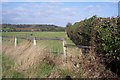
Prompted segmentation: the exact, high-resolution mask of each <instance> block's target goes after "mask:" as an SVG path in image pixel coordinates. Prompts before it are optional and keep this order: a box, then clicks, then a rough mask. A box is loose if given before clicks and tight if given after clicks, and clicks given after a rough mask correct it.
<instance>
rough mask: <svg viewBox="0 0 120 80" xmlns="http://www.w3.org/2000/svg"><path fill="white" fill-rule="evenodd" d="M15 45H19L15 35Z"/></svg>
mask: <svg viewBox="0 0 120 80" xmlns="http://www.w3.org/2000/svg"><path fill="white" fill-rule="evenodd" d="M15 47H17V38H16V37H15Z"/></svg>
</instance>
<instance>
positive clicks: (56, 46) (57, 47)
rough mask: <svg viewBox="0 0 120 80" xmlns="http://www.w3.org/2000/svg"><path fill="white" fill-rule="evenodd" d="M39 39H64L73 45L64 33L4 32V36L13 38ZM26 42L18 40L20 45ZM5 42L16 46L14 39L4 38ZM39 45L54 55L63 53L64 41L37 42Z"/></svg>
mask: <svg viewBox="0 0 120 80" xmlns="http://www.w3.org/2000/svg"><path fill="white" fill-rule="evenodd" d="M31 34H32V37H38V38H64V39H65V41H67V43H70V44H73V43H72V41H71V40H70V39H69V38H68V37H67V35H66V33H64V32H3V33H2V36H12V37H15V36H16V37H19V36H20V37H29V36H31ZM22 41H24V40H22V39H18V45H19V44H20V43H21V42H22ZM3 42H4V43H5V42H7V43H8V42H11V43H12V44H13V45H14V38H11V39H10V38H3ZM37 44H38V45H44V46H46V47H47V48H48V49H49V50H50V51H51V52H52V53H63V47H62V41H58V40H37Z"/></svg>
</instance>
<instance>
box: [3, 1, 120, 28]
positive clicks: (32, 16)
mask: <svg viewBox="0 0 120 80" xmlns="http://www.w3.org/2000/svg"><path fill="white" fill-rule="evenodd" d="M93 15H97V16H100V17H112V16H117V15H118V3H117V2H3V3H2V23H11V24H16V23H17V24H55V25H58V26H63V27H64V26H66V24H67V23H68V22H71V23H74V22H76V21H80V20H83V19H85V18H88V17H91V16H93Z"/></svg>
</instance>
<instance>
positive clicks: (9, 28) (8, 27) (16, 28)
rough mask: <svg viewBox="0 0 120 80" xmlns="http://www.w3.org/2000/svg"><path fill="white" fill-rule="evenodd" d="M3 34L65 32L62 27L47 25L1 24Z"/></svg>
mask: <svg viewBox="0 0 120 80" xmlns="http://www.w3.org/2000/svg"><path fill="white" fill-rule="evenodd" d="M2 31H3V32H23V31H24V32H30V31H65V28H64V27H61V26H56V25H47V24H2Z"/></svg>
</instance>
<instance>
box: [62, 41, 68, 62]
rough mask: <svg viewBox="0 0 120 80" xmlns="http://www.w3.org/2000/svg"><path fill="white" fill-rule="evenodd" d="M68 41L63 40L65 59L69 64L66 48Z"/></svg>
mask: <svg viewBox="0 0 120 80" xmlns="http://www.w3.org/2000/svg"><path fill="white" fill-rule="evenodd" d="M65 45H66V41H64V40H63V53H64V59H65V63H67V52H66V51H67V48H66V46H65Z"/></svg>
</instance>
